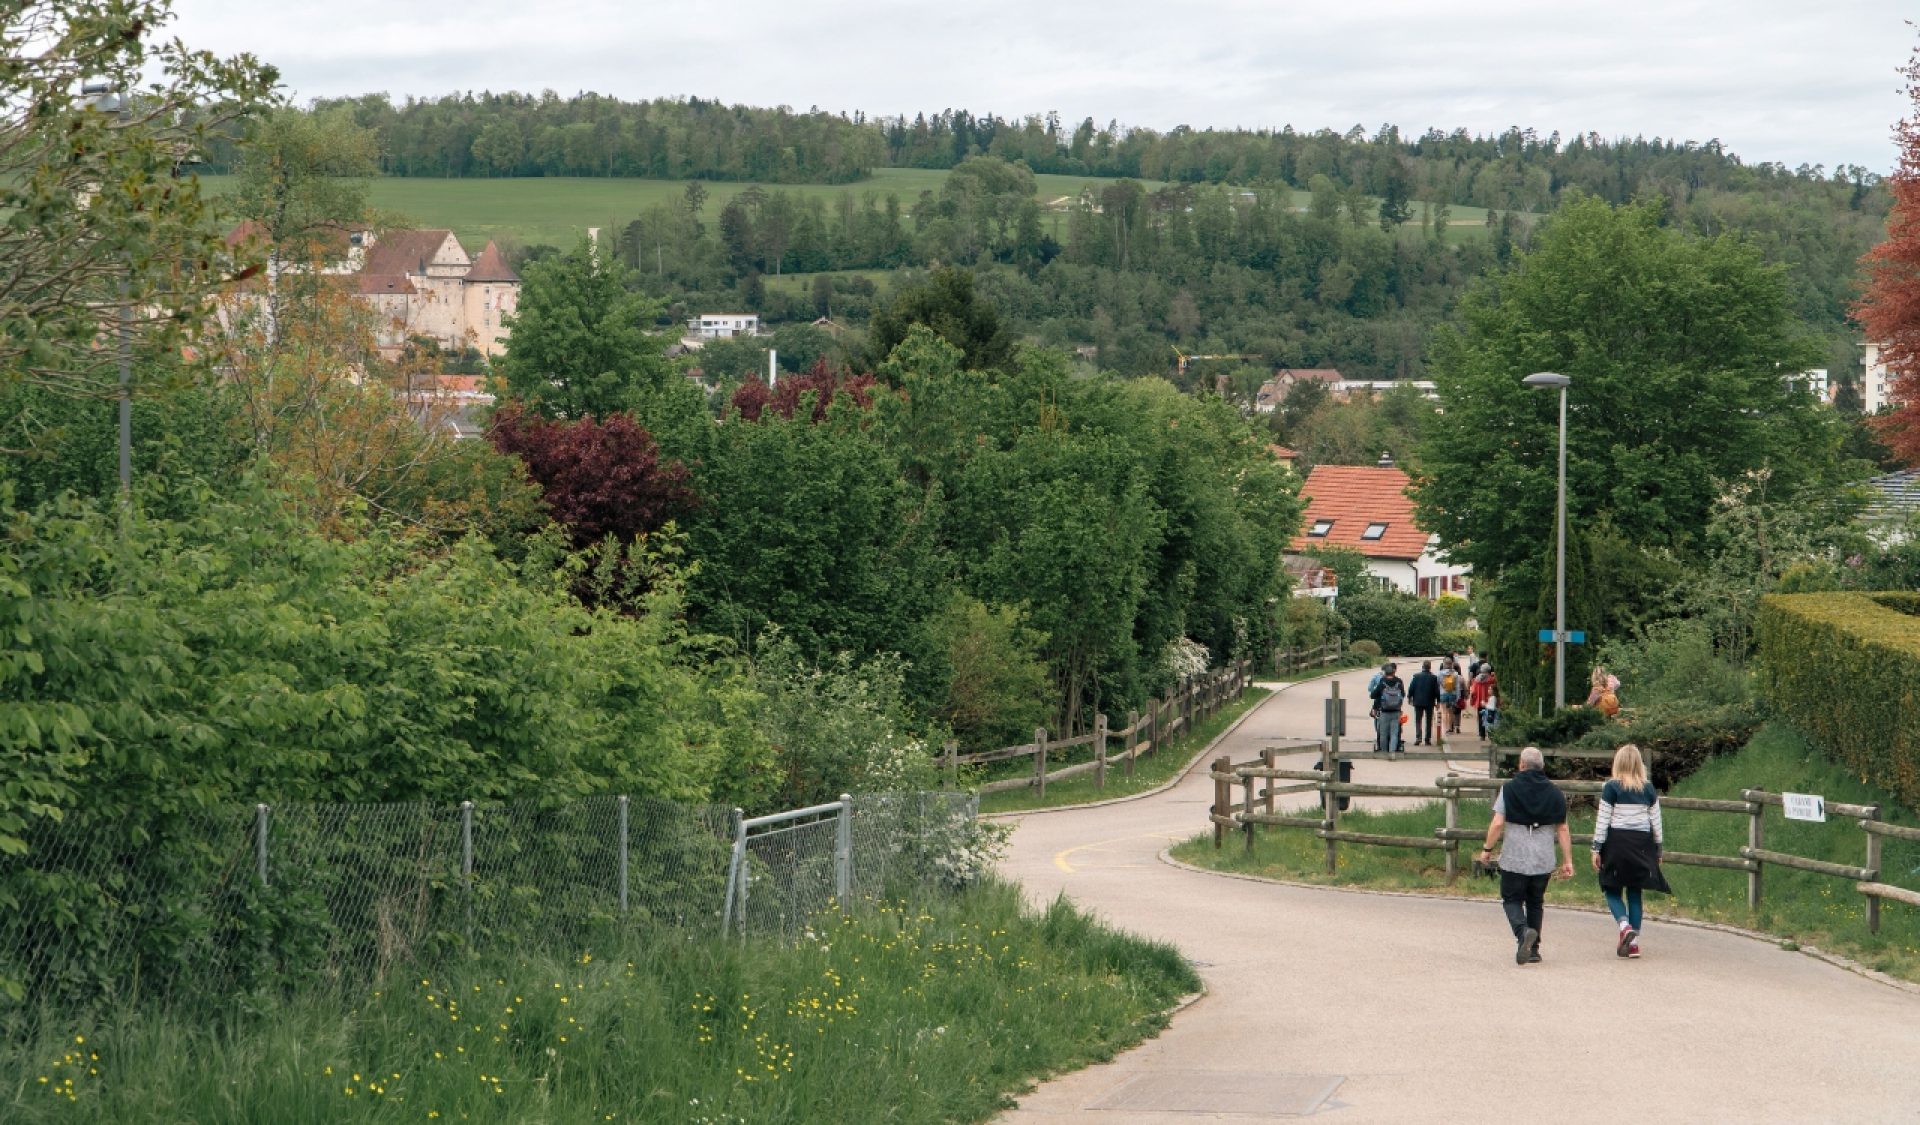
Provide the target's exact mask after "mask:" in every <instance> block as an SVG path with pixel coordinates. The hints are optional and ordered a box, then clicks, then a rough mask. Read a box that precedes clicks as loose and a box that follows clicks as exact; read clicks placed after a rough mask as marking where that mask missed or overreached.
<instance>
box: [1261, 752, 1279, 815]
mask: <svg viewBox="0 0 1920 1125" xmlns="http://www.w3.org/2000/svg"><path fill="white" fill-rule="evenodd" d="M1278 753H1279V752H1278V751H1276V750H1275V749H1274V748H1273V747H1271V746H1269V747H1267V748H1266V749H1265V750H1262V751H1260V764H1261V765H1263V766H1265V767H1267V768H1268V769H1272V768H1273V766H1274V759H1275V758H1276V757H1277V756H1278ZM1279 784H1280V783H1279V782H1278V781H1275V780H1274V779H1273V778H1271V777H1270V778H1268V779H1267V815H1268V816H1272V815H1273V813H1274V807H1273V791H1274V789H1275V787H1277V786H1278V785H1279Z"/></svg>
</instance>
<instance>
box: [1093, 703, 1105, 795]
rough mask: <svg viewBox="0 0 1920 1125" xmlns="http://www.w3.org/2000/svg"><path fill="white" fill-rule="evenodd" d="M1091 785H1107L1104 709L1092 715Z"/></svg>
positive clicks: (1103, 786)
mask: <svg viewBox="0 0 1920 1125" xmlns="http://www.w3.org/2000/svg"><path fill="white" fill-rule="evenodd" d="M1093 787H1094V788H1095V789H1105V788H1106V787H1107V715H1106V712H1104V711H1102V712H1101V713H1100V714H1097V715H1095V716H1094V717H1093Z"/></svg>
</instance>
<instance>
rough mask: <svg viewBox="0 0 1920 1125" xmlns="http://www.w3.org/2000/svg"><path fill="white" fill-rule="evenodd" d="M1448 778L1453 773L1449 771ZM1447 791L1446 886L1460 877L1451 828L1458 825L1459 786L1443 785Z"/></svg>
mask: <svg viewBox="0 0 1920 1125" xmlns="http://www.w3.org/2000/svg"><path fill="white" fill-rule="evenodd" d="M1447 777H1448V779H1450V780H1451V779H1453V778H1454V775H1453V774H1451V773H1449V774H1448V775H1447ZM1445 789H1446V791H1447V820H1446V824H1447V886H1449V887H1451V886H1453V881H1454V880H1455V879H1457V878H1459V877H1460V841H1458V840H1456V839H1454V838H1453V830H1454V829H1456V828H1458V827H1460V786H1459V785H1457V784H1456V785H1448V786H1445Z"/></svg>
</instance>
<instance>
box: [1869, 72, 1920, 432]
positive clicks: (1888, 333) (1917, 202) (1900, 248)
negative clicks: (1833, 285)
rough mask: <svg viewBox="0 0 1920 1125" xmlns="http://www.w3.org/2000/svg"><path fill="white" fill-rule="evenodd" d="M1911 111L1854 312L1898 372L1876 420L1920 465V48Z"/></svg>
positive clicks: (1910, 75)
mask: <svg viewBox="0 0 1920 1125" xmlns="http://www.w3.org/2000/svg"><path fill="white" fill-rule="evenodd" d="M1902 73H1903V74H1904V75H1905V76H1906V80H1907V86H1906V92H1907V99H1908V102H1909V103H1910V106H1911V108H1910V111H1909V112H1908V114H1907V116H1905V117H1903V118H1901V119H1900V121H1899V123H1898V124H1896V125H1895V126H1894V127H1893V139H1894V142H1895V143H1896V144H1898V145H1899V146H1900V155H1899V157H1898V163H1897V164H1896V165H1895V166H1894V170H1893V175H1892V176H1889V177H1888V181H1887V182H1888V186H1889V187H1890V188H1891V189H1892V191H1893V210H1892V212H1891V213H1890V214H1888V216H1887V239H1886V241H1885V242H1882V243H1881V244H1880V245H1878V246H1876V247H1874V248H1873V249H1872V250H1871V251H1869V252H1868V254H1867V256H1866V257H1865V258H1862V259H1861V264H1862V265H1863V266H1865V268H1866V271H1867V285H1866V291H1865V293H1863V294H1862V295H1861V298H1860V301H1859V303H1858V304H1856V305H1855V306H1854V310H1853V312H1854V316H1855V317H1856V318H1857V319H1858V320H1859V322H1860V326H1861V327H1862V328H1864V329H1866V333H1867V338H1868V339H1869V340H1873V341H1876V342H1878V343H1879V345H1880V358H1881V360H1882V361H1883V362H1885V363H1886V365H1887V367H1888V369H1889V370H1890V371H1891V372H1892V373H1893V376H1894V378H1893V395H1894V398H1895V405H1894V409H1893V411H1892V412H1891V413H1890V414H1888V415H1886V416H1885V417H1883V418H1879V419H1877V420H1876V422H1875V424H1876V425H1877V426H1878V427H1879V429H1880V433H1881V436H1882V437H1883V438H1884V439H1885V440H1886V442H1887V444H1888V446H1890V447H1891V448H1892V450H1893V452H1894V455H1895V456H1897V457H1899V458H1900V459H1901V460H1902V461H1904V462H1905V463H1907V464H1910V465H1911V464H1920V48H1916V49H1915V50H1914V53H1913V56H1912V57H1911V58H1910V59H1909V60H1908V61H1907V65H1906V67H1905V68H1904V70H1903V71H1902Z"/></svg>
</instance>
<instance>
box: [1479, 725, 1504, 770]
mask: <svg viewBox="0 0 1920 1125" xmlns="http://www.w3.org/2000/svg"><path fill="white" fill-rule="evenodd" d="M1474 722H1475V723H1476V724H1477V723H1478V722H1479V720H1478V719H1476V720H1474ZM1487 776H1488V777H1499V776H1500V748H1499V747H1497V746H1495V745H1494V744H1493V741H1492V740H1491V739H1489V740H1488V741H1487Z"/></svg>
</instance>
